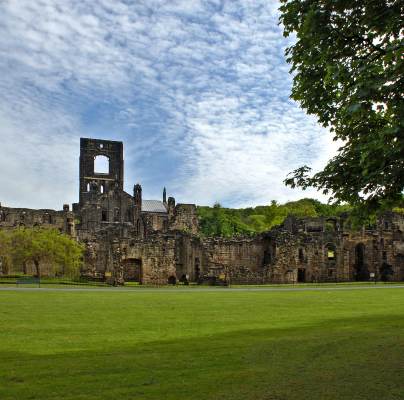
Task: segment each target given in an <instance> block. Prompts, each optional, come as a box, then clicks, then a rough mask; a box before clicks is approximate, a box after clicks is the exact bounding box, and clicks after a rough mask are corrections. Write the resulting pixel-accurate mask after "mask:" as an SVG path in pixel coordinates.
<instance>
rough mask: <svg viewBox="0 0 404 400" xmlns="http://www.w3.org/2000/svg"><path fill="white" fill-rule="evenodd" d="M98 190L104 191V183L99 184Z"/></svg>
mask: <svg viewBox="0 0 404 400" xmlns="http://www.w3.org/2000/svg"><path fill="white" fill-rule="evenodd" d="M100 192H101V193H104V184H103V183H101V185H100Z"/></svg>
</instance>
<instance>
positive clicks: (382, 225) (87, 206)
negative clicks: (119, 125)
mask: <svg viewBox="0 0 404 400" xmlns="http://www.w3.org/2000/svg"><path fill="white" fill-rule="evenodd" d="M99 158H104V159H105V160H106V161H107V168H106V170H103V171H102V172H100V171H97V170H95V165H96V160H97V159H99ZM123 187H124V160H123V144H122V143H121V142H116V141H108V140H98V139H84V138H83V139H81V142H80V182H79V202H78V203H75V204H73V208H72V210H70V207H69V206H68V205H64V206H63V210H62V211H54V210H31V209H21V208H9V207H2V206H1V205H0V228H2V229H11V228H14V227H17V226H44V227H56V228H58V229H59V230H60V231H61V232H64V233H66V234H68V235H71V236H72V237H74V238H77V240H79V241H80V242H83V243H85V245H86V252H85V263H84V268H83V270H82V275H83V276H86V277H88V278H89V279H99V280H106V281H107V282H110V283H111V284H115V285H119V284H124V282H127V281H137V282H139V283H145V284H164V283H175V282H177V281H182V282H211V283H213V282H215V281H216V282H230V283H268V282H276V283H292V282H335V281H338V282H340V281H354V280H361V281H366V280H369V279H372V277H375V278H376V279H378V280H391V281H400V280H404V216H403V215H400V214H395V213H386V214H384V216H383V217H382V218H380V219H379V221H378V223H377V225H375V226H372V227H364V228H363V229H362V230H360V231H354V230H351V229H350V228H349V226H348V225H347V221H346V218H345V217H338V218H337V217H335V218H304V219H295V218H293V217H288V218H287V219H286V220H285V222H284V223H283V224H282V225H281V226H278V227H276V228H274V229H272V230H270V231H269V232H265V233H262V234H258V235H256V236H254V237H244V238H240V237H236V238H231V239H224V238H202V237H200V235H199V234H198V218H197V213H196V207H195V205H194V204H176V203H175V199H174V198H173V197H169V198H168V199H167V197H166V190H165V189H164V191H163V199H162V201H160V200H145V199H143V197H142V187H141V186H140V185H139V184H136V185H135V186H134V188H133V193H132V194H128V193H126V192H125V191H124V189H123ZM14 268H17V269H18V268H19V267H18V266H15V267H14ZM21 268H22V267H21ZM24 268H26V266H24ZM6 272H7V273H10V271H2V270H1V269H0V274H1V273H6ZM13 272H14V273H16V272H22V270H21V271H20V270H19V269H18V270H16V271H13ZM24 272H27V271H24ZM28 272H29V271H28Z"/></svg>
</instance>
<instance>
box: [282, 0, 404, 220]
mask: <svg viewBox="0 0 404 400" xmlns="http://www.w3.org/2000/svg"><path fill="white" fill-rule="evenodd" d="M281 3H282V5H281V7H280V11H281V17H280V22H281V23H282V24H283V25H284V35H285V36H289V35H291V34H296V39H297V40H296V43H295V44H294V45H293V46H291V47H290V48H288V49H287V51H286V55H287V60H288V62H289V63H291V65H292V72H293V73H294V74H295V76H294V82H293V89H292V95H291V97H292V98H293V99H294V100H297V101H299V102H300V104H301V106H302V107H303V108H304V109H305V110H306V111H307V112H308V113H309V114H313V115H316V116H317V118H318V121H319V122H320V123H321V124H322V125H323V126H325V127H329V128H330V130H331V132H333V134H334V137H335V140H337V139H339V140H341V141H342V143H343V145H342V147H341V148H340V149H339V151H338V154H337V155H336V156H335V157H334V158H333V159H331V160H330V161H329V162H328V164H327V165H326V167H325V168H324V169H323V171H320V172H318V173H316V174H314V175H312V174H311V169H310V168H309V167H307V166H303V167H301V168H299V169H297V170H295V171H294V172H293V173H292V174H291V176H290V177H288V178H287V179H286V180H285V183H286V184H287V185H289V186H291V187H296V186H300V187H302V188H303V189H305V188H307V187H310V186H312V187H316V188H318V189H321V190H322V191H323V192H324V193H326V194H331V195H332V196H333V199H334V200H336V201H342V202H347V203H349V204H352V205H353V206H355V208H358V209H359V208H362V210H360V211H359V212H358V215H360V216H361V217H363V216H366V214H368V213H372V212H375V211H377V210H383V209H391V208H392V207H394V206H395V205H396V204H397V202H400V201H401V199H402V193H403V189H404V129H403V128H404V97H403V93H404V58H403V57H402V55H403V51H404V45H403V36H402V32H403V15H404V3H403V2H402V1H398V0H396V1H387V0H377V1H363V0H350V1H347V0H324V1H321V2H319V1H314V0H281Z"/></svg>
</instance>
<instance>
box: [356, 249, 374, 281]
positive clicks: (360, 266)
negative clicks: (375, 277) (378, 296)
mask: <svg viewBox="0 0 404 400" xmlns="http://www.w3.org/2000/svg"><path fill="white" fill-rule="evenodd" d="M365 250H366V249H365V245H364V244H363V243H358V244H357V245H356V246H355V265H354V278H355V280H357V281H368V280H369V277H370V275H369V270H368V267H367V265H366V262H365Z"/></svg>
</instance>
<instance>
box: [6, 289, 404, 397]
mask: <svg viewBox="0 0 404 400" xmlns="http://www.w3.org/2000/svg"><path fill="white" fill-rule="evenodd" d="M0 324H1V325H0V399H1V400H7V399H18V400H22V399H40V400H45V399H75V400H76V399H94V400H95V399H97V400H98V399H116V400H118V399H136V400H137V399H173V400H174V399H175V400H180V399H203V400H205V399H255V400H259V399H267V400H294V399H296V400H297V399H299V400H302V399H310V400H312V399H325V400H332V399H347V400H348V399H349V400H352V399H377V400H389V399H403V398H404V289H400V288H397V289H394V288H388V289H387V288H383V289H376V290H367V289H365V290H358V289H357V290H355V289H352V290H351V289H347V290H343V291H332V290H325V291H312V290H308V291H300V292H292V291H285V292H270V291H260V292H258V291H255V292H254V291H251V292H243V291H240V292H231V291H227V292H226V289H219V290H216V291H182V290H176V289H173V290H170V291H167V290H158V289H157V290H155V291H151V290H149V291H144V290H143V291H142V290H132V291H116V290H109V291H108V290H106V291H92V292H88V291H87V292H81V291H62V290H55V291H0Z"/></svg>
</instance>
